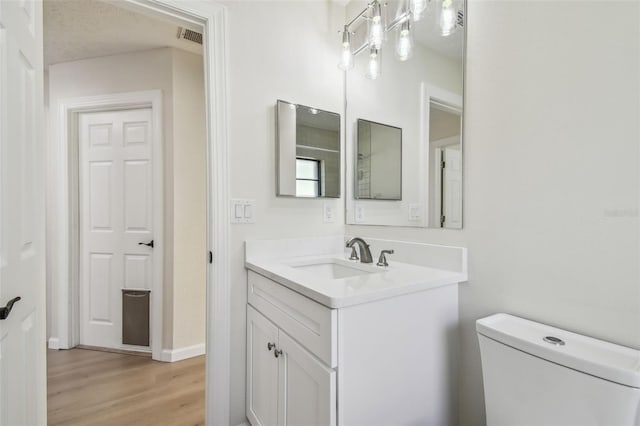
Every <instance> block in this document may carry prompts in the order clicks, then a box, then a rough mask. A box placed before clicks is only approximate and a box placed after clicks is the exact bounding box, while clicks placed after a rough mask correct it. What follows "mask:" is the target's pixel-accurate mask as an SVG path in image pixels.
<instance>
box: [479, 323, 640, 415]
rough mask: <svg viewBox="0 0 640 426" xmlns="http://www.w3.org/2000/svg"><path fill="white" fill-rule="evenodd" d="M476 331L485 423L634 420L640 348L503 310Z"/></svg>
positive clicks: (639, 410) (639, 400) (639, 406)
mask: <svg viewBox="0 0 640 426" xmlns="http://www.w3.org/2000/svg"><path fill="white" fill-rule="evenodd" d="M476 331H477V333H478V339H479V341H480V352H481V356H482V375H483V378H484V397H485V405H486V409H487V425H488V426H502V425H504V426H520V425H530V426H568V425H574V426H590V425H594V426H595V425H599V426H640V351H637V350H633V349H630V348H627V347H624V346H619V345H614V344H612V343H607V342H604V341H601V340H597V339H593V338H590V337H586V336H582V335H579V334H575V333H571V332H568V331H565V330H560V329H557V328H554V327H549V326H546V325H543V324H539V323H536V322H533V321H529V320H525V319H522V318H518V317H514V316H512V315H507V314H496V315H492V316H490V317H487V318H482V319H479V320H478V321H477V322H476Z"/></svg>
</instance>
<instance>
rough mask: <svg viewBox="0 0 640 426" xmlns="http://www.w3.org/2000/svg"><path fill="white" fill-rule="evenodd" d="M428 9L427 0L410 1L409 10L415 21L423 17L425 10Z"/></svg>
mask: <svg viewBox="0 0 640 426" xmlns="http://www.w3.org/2000/svg"><path fill="white" fill-rule="evenodd" d="M426 9H427V0H411V1H410V2H409V10H410V11H411V16H412V17H413V20H414V21H419V20H420V19H422V16H423V15H424V12H425V10H426Z"/></svg>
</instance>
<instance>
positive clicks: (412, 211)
mask: <svg viewBox="0 0 640 426" xmlns="http://www.w3.org/2000/svg"><path fill="white" fill-rule="evenodd" d="M421 210H422V209H421V208H420V204H409V220H410V221H418V220H420V218H421V217H422V214H421Z"/></svg>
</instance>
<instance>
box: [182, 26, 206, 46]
mask: <svg viewBox="0 0 640 426" xmlns="http://www.w3.org/2000/svg"><path fill="white" fill-rule="evenodd" d="M178 38H179V39H181V40H189V41H192V42H194V43H198V44H202V34H200V33H199V32H196V31H193V30H190V29H188V28H182V27H180V28H178Z"/></svg>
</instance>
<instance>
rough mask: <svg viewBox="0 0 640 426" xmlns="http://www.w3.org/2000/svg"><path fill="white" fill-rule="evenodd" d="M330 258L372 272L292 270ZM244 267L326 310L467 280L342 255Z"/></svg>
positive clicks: (443, 272) (426, 269) (265, 260)
mask: <svg viewBox="0 0 640 426" xmlns="http://www.w3.org/2000/svg"><path fill="white" fill-rule="evenodd" d="M332 259H339V260H337V262H338V263H341V264H349V266H350V267H352V268H356V269H365V270H369V271H375V272H374V273H369V274H364V275H357V276H352V277H347V278H333V279H331V278H330V279H326V278H320V277H318V276H315V275H314V274H313V273H310V272H309V271H305V270H304V269H300V268H296V266H299V265H304V264H310V263H322V262H325V261H326V262H331V261H332ZM245 265H246V267H247V268H248V269H249V270H252V271H254V272H256V273H258V274H260V275H263V276H265V277H267V278H270V279H271V280H273V281H276V282H278V283H280V284H282V285H283V286H285V287H288V288H290V289H291V290H293V291H296V292H298V293H300V294H302V295H304V296H307V297H309V298H310V299H313V300H315V301H316V302H318V303H321V304H323V305H325V306H327V307H329V308H343V307H347V306H353V305H358V304H362V303H367V302H372V301H376V300H381V299H386V298H389V297H393V296H398V295H402V294H408V293H414V292H418V291H425V290H430V289H433V288H437V287H441V286H445V285H452V284H457V283H460V282H464V281H466V280H467V274H466V271H465V272H455V271H448V270H444V269H437V268H431V267H426V266H418V265H413V264H409V263H403V262H397V261H393V260H389V266H388V267H379V266H375V263H373V264H361V263H360V262H358V261H349V260H346V259H344V254H343V253H338V254H335V255H326V254H325V255H322V256H300V257H295V258H284V259H274V258H260V257H253V258H251V259H247V261H246V262H245Z"/></svg>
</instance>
